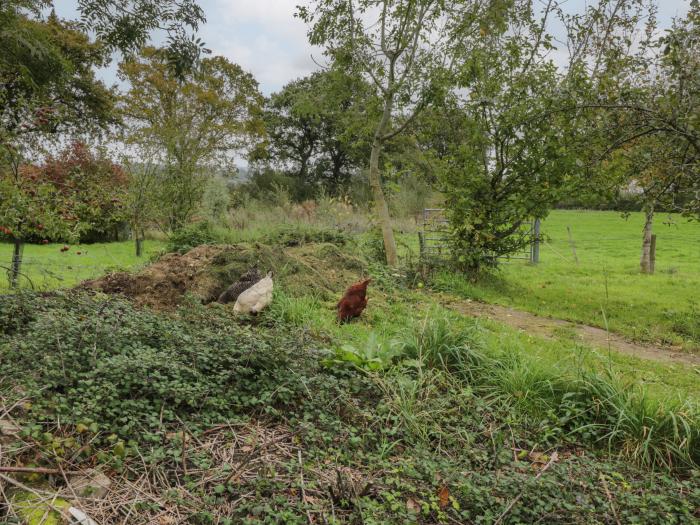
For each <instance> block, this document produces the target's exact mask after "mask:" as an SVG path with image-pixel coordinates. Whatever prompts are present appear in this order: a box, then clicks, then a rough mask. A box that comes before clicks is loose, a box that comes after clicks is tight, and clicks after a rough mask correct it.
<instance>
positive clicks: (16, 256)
mask: <svg viewBox="0 0 700 525" xmlns="http://www.w3.org/2000/svg"><path fill="white" fill-rule="evenodd" d="M23 251H24V243H23V242H22V241H21V240H19V239H15V240H14V249H13V250H12V270H11V271H10V288H17V281H18V279H19V273H20V269H21V267H22V252H23Z"/></svg>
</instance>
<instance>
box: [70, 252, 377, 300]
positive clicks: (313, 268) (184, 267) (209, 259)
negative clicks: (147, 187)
mask: <svg viewBox="0 0 700 525" xmlns="http://www.w3.org/2000/svg"><path fill="white" fill-rule="evenodd" d="M253 266H257V267H258V269H260V271H261V272H263V273H265V272H267V271H268V270H272V271H273V273H274V280H275V284H276V286H279V287H280V288H282V289H283V290H284V291H285V292H287V293H290V294H291V295H303V294H309V293H316V294H318V295H319V296H320V297H321V298H322V299H330V298H333V297H335V296H336V295H337V294H339V293H341V292H342V291H343V290H344V289H345V288H346V287H347V285H348V284H350V283H352V282H354V281H356V280H358V279H359V278H360V277H361V276H362V275H364V274H365V270H366V267H365V264H364V262H363V261H362V260H360V259H358V258H356V257H354V256H352V255H350V254H348V253H347V251H344V250H343V249H342V248H339V247H338V246H336V245H335V244H330V243H328V244H326V243H319V244H306V245H302V246H295V247H288V248H283V247H280V246H268V245H264V244H258V243H253V244H247V243H242V244H237V245H233V246H227V245H217V246H209V245H205V246H199V247H197V248H194V249H192V250H190V251H189V252H187V253H185V254H183V255H180V254H177V253H170V254H167V255H164V256H163V257H161V258H160V259H159V260H158V261H157V262H155V263H153V264H151V265H149V266H147V267H146V268H144V269H143V270H141V271H140V272H138V273H133V274H132V273H127V272H118V273H113V274H110V275H106V276H105V277H101V278H99V279H95V280H91V281H85V282H84V283H82V284H81V285H80V286H81V287H83V288H89V289H93V290H99V291H102V292H104V293H109V294H122V295H124V296H126V297H128V298H130V299H132V300H133V301H134V302H135V303H136V304H138V305H141V306H149V307H151V308H154V309H156V310H170V309H173V308H176V307H177V306H178V305H179V304H180V303H181V302H182V299H183V297H184V295H185V294H186V293H191V294H193V295H195V296H197V297H199V298H200V299H201V300H202V302H204V303H209V302H212V301H214V300H216V298H217V297H218V296H219V294H221V292H223V291H224V290H225V289H226V288H227V287H228V286H229V285H230V284H231V283H233V282H235V281H236V280H237V279H238V278H239V277H240V276H241V275H242V274H243V273H244V272H246V271H247V270H249V269H250V268H251V267H253Z"/></svg>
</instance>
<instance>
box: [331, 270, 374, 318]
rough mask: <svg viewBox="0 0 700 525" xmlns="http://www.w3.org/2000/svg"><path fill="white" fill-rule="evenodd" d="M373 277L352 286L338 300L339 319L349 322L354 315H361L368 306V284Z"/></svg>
mask: <svg viewBox="0 0 700 525" xmlns="http://www.w3.org/2000/svg"><path fill="white" fill-rule="evenodd" d="M371 280H372V279H365V280H364V281H360V282H358V283H355V284H353V285H352V286H350V287H349V288H348V289H347V290H346V291H345V295H343V298H342V299H341V300H340V301H338V305H337V308H338V321H339V322H341V323H344V322H347V321H349V320H350V319H352V318H354V317H359V316H360V314H361V313H362V311H363V310H364V309H365V306H367V285H368V284H369V283H370V281H371Z"/></svg>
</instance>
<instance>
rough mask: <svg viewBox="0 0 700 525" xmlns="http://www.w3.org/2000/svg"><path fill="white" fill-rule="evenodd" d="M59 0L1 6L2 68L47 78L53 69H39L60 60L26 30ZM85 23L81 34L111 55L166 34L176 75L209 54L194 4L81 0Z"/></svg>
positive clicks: (8, 1)
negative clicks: (89, 34)
mask: <svg viewBox="0 0 700 525" xmlns="http://www.w3.org/2000/svg"><path fill="white" fill-rule="evenodd" d="M53 4H54V3H53V0H5V1H3V2H2V4H1V5H0V27H2V28H3V31H1V32H0V44H1V45H0V48H1V49H3V56H2V57H0V64H2V65H3V66H9V67H8V69H11V70H14V71H22V72H23V74H25V75H27V76H28V77H30V78H34V79H38V80H40V79H41V78H44V77H46V76H49V75H50V74H51V70H46V69H42V68H41V67H35V66H37V65H39V63H41V62H51V61H52V60H53V59H54V58H55V54H54V50H53V49H52V46H51V45H47V42H46V40H45V38H44V35H43V34H42V33H41V32H36V31H34V30H32V28H28V27H26V24H25V23H24V21H25V20H27V19H32V20H34V21H39V22H40V21H41V17H42V12H43V11H45V10H47V9H50V8H52V7H53ZM77 8H78V11H79V12H80V15H81V20H80V24H79V27H78V29H81V30H82V31H83V32H85V33H87V32H93V33H94V35H95V37H96V39H97V40H98V41H99V42H100V43H101V45H102V46H103V48H104V49H105V50H106V51H107V53H108V55H109V54H110V53H111V52H113V51H121V52H122V53H125V54H127V55H130V54H133V53H135V52H136V51H138V50H139V49H140V48H141V47H143V46H144V45H145V44H146V43H147V41H148V37H149V34H150V33H151V32H152V31H155V30H161V31H164V32H165V34H166V40H167V51H168V57H169V60H170V63H171V65H172V66H173V70H174V71H176V72H177V73H178V74H182V73H184V71H185V70H186V69H188V68H189V67H191V66H192V65H193V64H194V63H195V62H196V60H197V59H198V58H199V56H200V54H201V53H202V52H208V50H206V49H205V48H204V46H203V43H202V42H201V41H200V40H199V39H197V38H195V37H194V36H192V35H191V34H190V32H191V31H196V30H197V29H198V27H199V24H200V23H203V22H204V21H205V18H204V12H203V11H202V9H201V8H200V7H199V6H198V5H197V3H196V2H195V1H194V0H78V5H77Z"/></svg>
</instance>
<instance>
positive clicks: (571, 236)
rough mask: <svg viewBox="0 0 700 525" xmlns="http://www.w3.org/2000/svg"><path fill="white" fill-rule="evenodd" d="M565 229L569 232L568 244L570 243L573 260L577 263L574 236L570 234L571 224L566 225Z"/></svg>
mask: <svg viewBox="0 0 700 525" xmlns="http://www.w3.org/2000/svg"><path fill="white" fill-rule="evenodd" d="M566 231H567V232H568V234H569V244H570V245H571V251H572V252H573V253H574V261H576V264H578V255H576V244H575V243H574V236H573V235H571V226H567V227H566Z"/></svg>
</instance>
